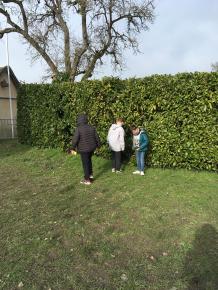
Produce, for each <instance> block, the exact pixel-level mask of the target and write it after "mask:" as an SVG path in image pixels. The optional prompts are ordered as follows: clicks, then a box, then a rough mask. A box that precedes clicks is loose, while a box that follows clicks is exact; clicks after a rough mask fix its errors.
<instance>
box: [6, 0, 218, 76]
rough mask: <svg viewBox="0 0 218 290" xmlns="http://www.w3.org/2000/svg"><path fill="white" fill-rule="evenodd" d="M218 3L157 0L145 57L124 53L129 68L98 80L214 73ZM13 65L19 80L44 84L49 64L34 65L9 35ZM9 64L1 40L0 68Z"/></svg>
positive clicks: (143, 46) (104, 72) (143, 43)
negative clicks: (198, 72)
mask: <svg viewBox="0 0 218 290" xmlns="http://www.w3.org/2000/svg"><path fill="white" fill-rule="evenodd" d="M217 12H218V0H156V10H155V13H156V19H155V22H154V24H153V25H151V26H150V30H149V31H148V32H144V33H142V34H141V36H140V40H139V42H140V50H141V52H142V53H141V54H139V55H134V54H133V53H132V52H131V51H127V52H125V53H124V56H125V59H126V68H125V69H124V70H123V71H122V72H117V73H113V71H112V69H111V66H110V63H108V64H107V65H106V66H104V67H102V68H101V69H100V71H99V72H98V73H96V74H95V77H102V76H109V75H112V74H113V75H117V76H120V77H122V78H126V77H134V76H136V77H137V76H139V77H141V76H145V75H151V74H165V73H167V74H168V73H170V74H174V73H177V72H188V71H210V70H211V63H213V62H216V61H218V35H217V31H218V14H217ZM9 47H10V66H11V67H12V69H13V70H14V72H15V74H16V75H17V77H18V79H19V80H21V81H25V82H40V81H41V80H42V77H43V75H44V74H45V67H46V66H45V64H44V63H43V62H37V63H34V64H32V63H31V61H30V57H29V55H28V50H27V47H26V46H25V45H24V44H22V41H21V39H19V38H18V37H17V36H16V34H11V35H9ZM4 65H6V56H5V42H4V39H3V40H0V66H4Z"/></svg>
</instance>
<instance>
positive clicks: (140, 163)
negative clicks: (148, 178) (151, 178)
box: [136, 151, 145, 171]
mask: <svg viewBox="0 0 218 290" xmlns="http://www.w3.org/2000/svg"><path fill="white" fill-rule="evenodd" d="M136 161H137V169H138V170H139V171H144V169H145V152H144V151H142V152H141V151H136Z"/></svg>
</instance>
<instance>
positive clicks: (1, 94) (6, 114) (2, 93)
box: [0, 73, 17, 119]
mask: <svg viewBox="0 0 218 290" xmlns="http://www.w3.org/2000/svg"><path fill="white" fill-rule="evenodd" d="M3 80H6V81H8V76H7V73H2V74H1V75H0V82H1V81H3ZM11 96H12V112H13V119H16V117H17V100H16V98H17V89H16V87H15V85H14V83H13V81H12V80H11ZM10 118H11V115H10V99H9V90H8V87H4V88H3V87H1V85H0V119H10Z"/></svg>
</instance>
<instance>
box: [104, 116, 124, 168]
mask: <svg viewBox="0 0 218 290" xmlns="http://www.w3.org/2000/svg"><path fill="white" fill-rule="evenodd" d="M123 124H124V121H123V119H121V118H118V119H117V120H116V124H112V125H111V127H110V129H109V132H108V136H107V141H108V144H109V147H110V149H111V151H112V172H117V173H120V172H121V158H122V151H124V150H125V140H124V137H125V132H124V130H123V127H122V126H123Z"/></svg>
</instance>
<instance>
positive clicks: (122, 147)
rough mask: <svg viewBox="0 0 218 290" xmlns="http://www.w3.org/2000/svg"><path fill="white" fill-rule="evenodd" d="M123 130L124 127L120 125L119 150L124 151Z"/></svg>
mask: <svg viewBox="0 0 218 290" xmlns="http://www.w3.org/2000/svg"><path fill="white" fill-rule="evenodd" d="M124 137H125V131H124V129H123V128H122V127H121V130H120V136H119V140H120V147H121V150H122V151H124V150H125V139H124Z"/></svg>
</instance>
